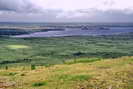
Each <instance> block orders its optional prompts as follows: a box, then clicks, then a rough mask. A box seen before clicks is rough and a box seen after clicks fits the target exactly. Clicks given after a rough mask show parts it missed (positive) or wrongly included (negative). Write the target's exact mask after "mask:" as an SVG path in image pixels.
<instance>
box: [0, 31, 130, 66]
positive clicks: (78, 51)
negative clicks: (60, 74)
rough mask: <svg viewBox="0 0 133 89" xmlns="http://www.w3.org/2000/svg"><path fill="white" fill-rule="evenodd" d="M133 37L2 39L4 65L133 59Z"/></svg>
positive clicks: (1, 61) (2, 62)
mask: <svg viewBox="0 0 133 89" xmlns="http://www.w3.org/2000/svg"><path fill="white" fill-rule="evenodd" d="M132 53H133V34H132V33H130V34H125V35H114V36H97V37H93V36H80V37H79V36H77V37H55V38H52V37H50V38H6V37H0V64H1V65H28V64H36V65H53V64H61V63H64V61H66V60H71V59H77V58H82V57H87V58H91V57H96V58H103V59H104V58H118V57H122V56H133V54H132Z"/></svg>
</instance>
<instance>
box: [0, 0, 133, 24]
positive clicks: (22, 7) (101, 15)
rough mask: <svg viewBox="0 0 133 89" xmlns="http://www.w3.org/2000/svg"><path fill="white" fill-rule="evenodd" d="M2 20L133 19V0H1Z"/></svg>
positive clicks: (104, 20)
mask: <svg viewBox="0 0 133 89" xmlns="http://www.w3.org/2000/svg"><path fill="white" fill-rule="evenodd" d="M0 21H25V22H27V21H28V22H30V21H31V22H133V1H132V0H0Z"/></svg>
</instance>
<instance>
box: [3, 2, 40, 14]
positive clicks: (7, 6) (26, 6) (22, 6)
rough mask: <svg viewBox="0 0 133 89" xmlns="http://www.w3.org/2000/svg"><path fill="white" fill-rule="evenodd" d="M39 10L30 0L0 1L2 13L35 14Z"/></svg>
mask: <svg viewBox="0 0 133 89" xmlns="http://www.w3.org/2000/svg"><path fill="white" fill-rule="evenodd" d="M38 9H39V8H37V7H36V6H35V5H33V3H32V2H30V0H0V10H1V11H15V12H34V11H38Z"/></svg>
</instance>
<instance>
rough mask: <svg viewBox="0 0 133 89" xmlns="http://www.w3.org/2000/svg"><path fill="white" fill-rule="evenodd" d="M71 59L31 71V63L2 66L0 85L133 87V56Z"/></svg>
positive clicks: (19, 88) (13, 88) (14, 88)
mask: <svg viewBox="0 0 133 89" xmlns="http://www.w3.org/2000/svg"><path fill="white" fill-rule="evenodd" d="M93 59H94V58H93ZM74 60H75V59H74ZM74 60H73V61H72V60H71V61H66V62H65V64H60V65H53V66H50V67H46V66H35V69H34V70H31V68H30V66H19V67H10V68H6V69H4V68H1V69H0V88H1V89H133V57H122V58H117V59H106V60H103V59H100V60H98V59H96V58H95V61H89V60H90V59H88V58H80V59H77V60H76V61H74ZM81 60H82V61H81Z"/></svg>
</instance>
